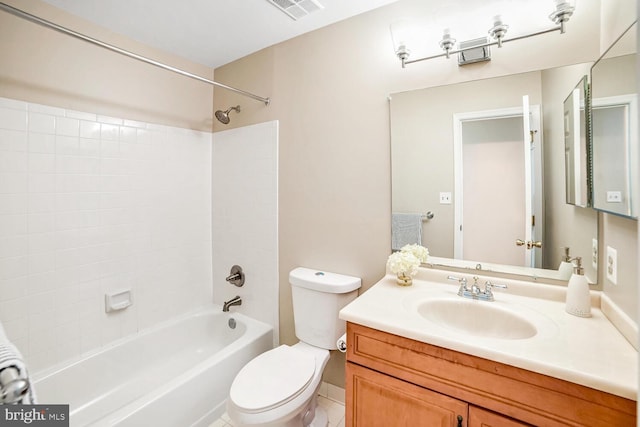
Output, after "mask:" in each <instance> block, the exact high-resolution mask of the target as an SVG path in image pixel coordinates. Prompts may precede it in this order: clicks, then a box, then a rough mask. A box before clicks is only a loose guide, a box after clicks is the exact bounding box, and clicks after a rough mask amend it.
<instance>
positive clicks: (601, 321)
mask: <svg viewBox="0 0 640 427" xmlns="http://www.w3.org/2000/svg"><path fill="white" fill-rule="evenodd" d="M500 282H506V283H508V284H509V289H507V290H504V291H503V290H495V291H494V296H495V301H494V302H488V301H473V302H474V303H477V304H496V305H497V306H499V307H504V308H508V309H509V310H512V311H514V310H515V311H518V312H519V313H520V314H521V315H522V316H524V317H527V316H530V317H531V318H536V319H537V325H536V326H537V327H538V334H537V335H535V336H534V337H532V338H527V339H518V340H511V339H500V338H487V337H480V336H476V335H471V334H467V333H464V332H458V331H456V330H453V329H450V328H448V327H444V326H440V325H437V324H435V323H432V322H430V321H428V320H426V319H424V318H423V317H421V316H420V315H419V314H418V313H417V311H416V310H415V309H414V308H415V305H416V303H417V301H421V300H423V299H424V298H432V297H447V298H448V297H452V298H453V297H455V298H460V299H462V298H461V297H458V296H457V295H456V293H457V290H458V284H457V283H456V282H448V281H447V280H446V274H443V273H433V272H425V271H424V269H421V272H420V273H419V274H418V279H417V280H416V279H414V281H413V285H412V286H407V287H403V286H398V285H397V284H396V280H395V276H394V275H387V276H385V277H384V278H383V279H382V280H380V281H379V282H378V283H376V284H375V285H373V286H372V287H371V288H370V289H368V290H367V291H366V292H365V293H364V294H362V295H361V296H359V297H358V298H356V300H354V301H353V302H351V303H350V304H349V305H347V306H346V307H345V308H343V309H342V310H341V311H340V318H341V319H343V320H346V321H349V322H352V323H357V324H360V325H363V326H368V327H370V328H374V329H378V330H381V331H384V332H389V333H392V334H395V335H400V336H403V337H406V338H411V339H414V340H417V341H421V342H425V343H428V344H432V345H436V346H439V347H445V348H448V349H451V350H456V351H460V352H463V353H467V354H471V355H474V356H478V357H482V358H485V359H490V360H494V361H497V362H501V363H505V364H508V365H511V366H516V367H518V368H522V369H527V370H530V371H534V372H538V373H541V374H545V375H549V376H552V377H555V378H560V379H563V380H567V381H571V382H574V383H577V384H581V385H584V386H587V387H591V388H594V389H597V390H601V391H605V392H608V393H611V394H615V395H618V396H622V397H625V398H628V399H632V400H636V399H637V392H638V372H637V370H638V352H637V351H636V350H635V348H634V347H633V346H632V345H631V344H630V343H629V341H627V340H626V339H625V338H624V336H623V335H622V334H621V333H620V332H619V331H618V329H616V328H615V327H614V325H613V324H612V323H611V322H610V321H609V320H608V319H607V317H606V316H605V315H604V314H603V313H602V311H601V310H600V309H598V308H592V317H590V318H580V317H576V316H572V315H570V314H568V313H567V312H566V311H565V304H564V297H563V295H564V289H565V288H563V287H559V286H550V285H544V284H532V283H526V284H518V283H512V281H508V280H507V281H504V280H500ZM479 283H481V284H483V283H484V280H483V281H481V282H479ZM593 294H597V293H593ZM532 295H535V297H533V296H532ZM592 300H593V301H595V302H596V303H597V302H598V301H599V300H600V299H599V298H592ZM470 301H472V300H470ZM477 321H478V322H479V323H482V319H477Z"/></svg>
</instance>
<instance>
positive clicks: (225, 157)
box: [211, 122, 279, 344]
mask: <svg viewBox="0 0 640 427" xmlns="http://www.w3.org/2000/svg"><path fill="white" fill-rule="evenodd" d="M277 150H278V123H277V122H267V123H262V124H259V125H254V126H247V127H243V128H238V129H232V130H229V131H224V132H217V133H215V134H214V135H213V153H212V165H213V166H212V182H213V184H212V200H213V201H214V202H213V205H212V213H211V214H212V218H213V220H212V222H211V223H212V231H211V233H212V245H213V247H212V251H213V273H212V274H213V299H214V302H215V303H217V304H222V302H223V301H225V300H227V299H229V298H232V297H233V296H235V292H238V295H240V296H241V297H242V298H243V299H244V300H245V301H246V304H243V305H242V306H241V307H240V308H239V309H238V311H240V312H243V313H245V314H247V315H249V316H251V317H254V318H257V319H259V320H261V321H263V322H266V323H269V324H271V325H273V326H274V335H275V337H274V344H276V343H277V342H278V323H279V320H278V286H279V279H278V238H277V226H278V211H277V197H278V194H277V191H278V177H277ZM233 159H242V162H240V163H238V162H235V161H233ZM257 212H259V215H257V214H256V213H257ZM234 264H238V265H240V266H242V267H243V269H244V270H245V272H246V274H247V277H249V278H251V277H253V278H254V279H253V280H248V281H247V282H246V283H245V286H243V288H242V289H240V290H235V289H233V288H232V287H229V286H228V285H227V283H226V282H225V281H224V278H225V277H226V275H227V274H228V272H229V268H230V267H231V266H232V265H234Z"/></svg>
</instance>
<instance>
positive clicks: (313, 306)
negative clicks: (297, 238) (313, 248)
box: [227, 267, 360, 427]
mask: <svg viewBox="0 0 640 427" xmlns="http://www.w3.org/2000/svg"><path fill="white" fill-rule="evenodd" d="M289 282H290V283H291V286H292V298H293V307H294V320H295V329H296V336H297V337H298V338H299V339H300V341H299V342H298V343H297V344H295V345H293V346H288V345H281V346H279V347H276V348H274V349H273V350H269V351H267V352H265V353H263V354H261V355H260V356H258V357H256V358H255V359H253V360H251V361H250V362H249V363H247V365H245V366H244V367H243V368H242V369H241V370H240V372H239V373H238V375H237V376H236V377H235V379H234V380H233V383H232V384H231V389H230V391H229V398H228V399H227V413H228V415H229V417H230V418H231V420H232V422H233V425H234V426H235V427H241V426H261V427H267V426H268V427H294V426H295V427H302V426H304V427H326V426H327V424H328V418H327V414H326V413H325V411H324V410H323V409H322V408H319V407H318V405H317V396H318V389H319V388H320V383H321V381H322V372H323V371H324V368H325V366H326V365H327V362H328V361H329V350H335V349H336V341H337V339H338V338H339V337H340V336H341V335H342V334H343V333H344V330H345V324H344V321H341V320H340V319H338V312H339V311H340V309H342V307H344V306H345V305H347V304H348V303H349V302H351V301H352V300H353V299H355V298H356V296H357V293H358V288H359V287H360V279H359V278H356V277H351V276H344V275H340V274H336V273H328V272H322V271H317V270H312V269H307V268H302V267H299V268H296V269H294V270H292V271H291V273H290V274H289Z"/></svg>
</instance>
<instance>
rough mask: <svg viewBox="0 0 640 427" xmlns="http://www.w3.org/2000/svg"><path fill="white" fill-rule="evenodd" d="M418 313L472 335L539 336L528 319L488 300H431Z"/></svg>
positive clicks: (419, 307) (497, 336)
mask: <svg viewBox="0 0 640 427" xmlns="http://www.w3.org/2000/svg"><path fill="white" fill-rule="evenodd" d="M417 311H418V314H420V316H422V317H423V318H425V319H426V320H428V321H430V322H433V323H435V324H438V325H440V326H444V327H447V328H449V329H453V330H455V331H458V332H462V333H466V334H470V335H476V336H481V337H488V338H501V339H507V340H519V339H526V338H531V337H533V336H535V335H536V334H537V333H538V330H537V329H536V327H535V325H534V324H533V323H532V322H530V321H529V320H527V319H525V318H524V317H522V316H520V315H518V314H516V313H514V312H511V311H509V310H506V309H504V308H501V307H499V306H497V305H495V304H494V303H492V302H487V301H476V300H467V299H462V298H461V299H429V300H426V301H424V302H422V303H419V304H418V305H417Z"/></svg>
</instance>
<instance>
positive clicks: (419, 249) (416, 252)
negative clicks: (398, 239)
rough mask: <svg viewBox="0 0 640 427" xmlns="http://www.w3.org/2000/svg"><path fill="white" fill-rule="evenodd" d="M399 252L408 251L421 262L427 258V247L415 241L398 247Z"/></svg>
mask: <svg viewBox="0 0 640 427" xmlns="http://www.w3.org/2000/svg"><path fill="white" fill-rule="evenodd" d="M400 252H409V253H410V254H413V256H414V257H416V258H418V260H420V262H421V263H422V262H427V259H429V249H427V248H425V247H424V246H421V245H418V244H416V243H414V244H412V245H404V246H403V247H402V248H401V249H400Z"/></svg>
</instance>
